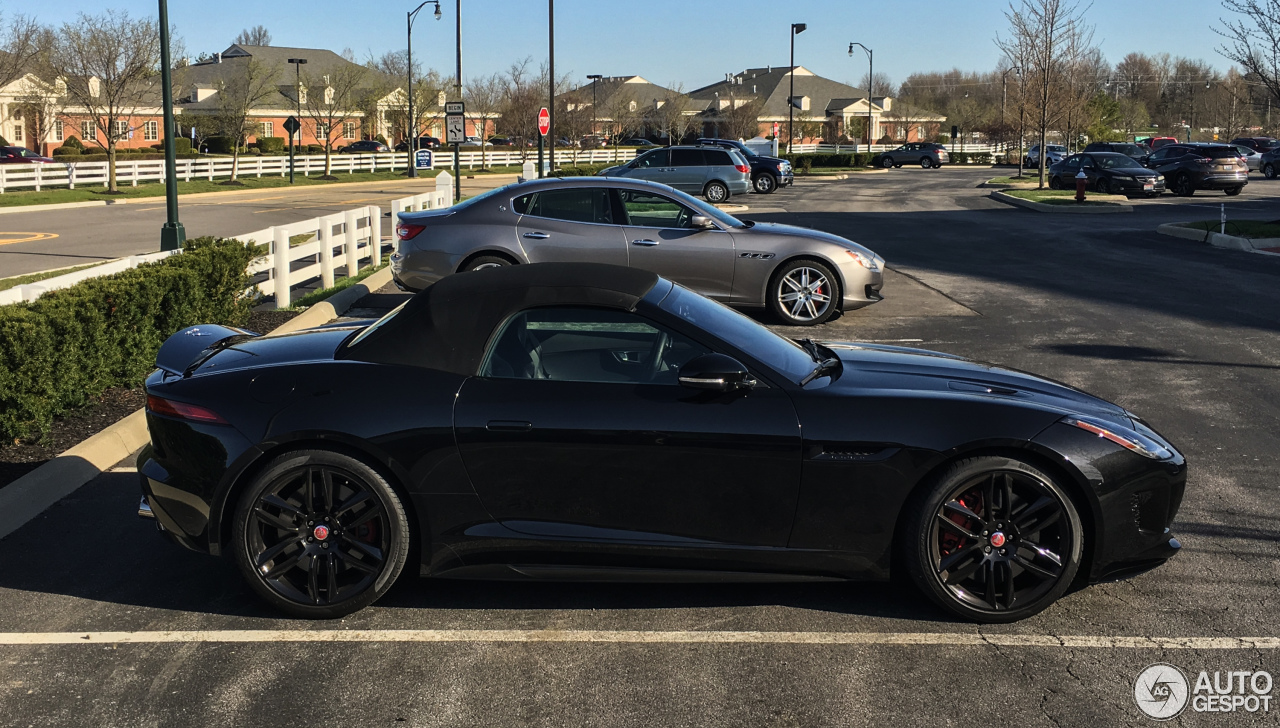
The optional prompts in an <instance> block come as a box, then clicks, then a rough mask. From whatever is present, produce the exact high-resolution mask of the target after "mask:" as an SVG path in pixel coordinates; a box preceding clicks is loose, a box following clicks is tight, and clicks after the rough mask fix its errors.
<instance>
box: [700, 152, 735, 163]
mask: <svg viewBox="0 0 1280 728" xmlns="http://www.w3.org/2000/svg"><path fill="white" fill-rule="evenodd" d="M703 155H704V156H705V157H706V163H707V164H708V165H710V166H712V167H732V166H734V163H733V158H732V157H730V156H729V153H728V152H727V151H721V150H719V149H707V150H704V151H703Z"/></svg>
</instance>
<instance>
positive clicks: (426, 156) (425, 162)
mask: <svg viewBox="0 0 1280 728" xmlns="http://www.w3.org/2000/svg"><path fill="white" fill-rule="evenodd" d="M413 166H414V167H415V168H416V169H431V150H430V149H419V150H418V151H416V152H414V153H413Z"/></svg>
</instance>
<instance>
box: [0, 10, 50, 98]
mask: <svg viewBox="0 0 1280 728" xmlns="http://www.w3.org/2000/svg"><path fill="white" fill-rule="evenodd" d="M0 22H3V23H4V31H3V32H0V88H3V87H5V86H8V85H9V84H11V83H13V82H14V81H16V80H18V79H19V78H21V77H22V75H23V73H25V72H26V69H27V67H28V66H29V65H30V64H31V62H32V61H34V60H36V59H37V57H38V56H39V55H40V53H41V52H42V51H43V50H47V45H46V43H47V40H48V38H49V33H48V31H47V30H46V29H45V28H43V27H42V26H41V25H40V24H39V23H37V22H36V20H35V18H31V17H28V16H26V15H14V16H12V17H9V18H5V17H3V16H0Z"/></svg>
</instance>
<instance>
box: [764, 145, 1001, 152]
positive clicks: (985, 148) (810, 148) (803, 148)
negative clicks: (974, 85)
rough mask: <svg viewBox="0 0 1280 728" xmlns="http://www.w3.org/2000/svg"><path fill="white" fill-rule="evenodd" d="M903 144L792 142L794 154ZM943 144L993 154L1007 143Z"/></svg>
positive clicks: (878, 149) (886, 148)
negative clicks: (869, 144)
mask: <svg viewBox="0 0 1280 728" xmlns="http://www.w3.org/2000/svg"><path fill="white" fill-rule="evenodd" d="M903 144H905V142H901V143H898V144H872V145H871V146H870V148H868V147H867V145H866V144H792V145H791V152H792V154H853V153H855V152H868V151H869V152H871V153H872V154H874V153H876V152H887V151H889V150H891V149H897V148H898V147H900V146H902V145H903ZM943 146H945V147H946V148H947V149H948V150H949V151H952V152H965V153H967V154H981V153H983V152H988V153H991V154H999V153H1003V152H1004V151H1005V148H1006V146H1007V145H1005V144H967V143H966V144H961V143H959V142H956V143H955V144H951V143H948V144H944V145H943ZM786 149H787V145H786V143H783V144H782V151H784V152H785V151H786ZM757 153H758V152H757Z"/></svg>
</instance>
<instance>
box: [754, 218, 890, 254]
mask: <svg viewBox="0 0 1280 728" xmlns="http://www.w3.org/2000/svg"><path fill="white" fill-rule="evenodd" d="M752 222H753V224H752V225H751V227H749V228H734V229H733V231H732V232H733V234H734V235H735V236H737V235H786V236H789V237H796V238H808V239H810V240H820V241H822V242H824V243H831V244H832V245H839V246H841V247H844V248H848V249H850V250H854V251H857V252H859V253H862V254H863V255H868V256H871V257H872V258H876V259H880V256H878V255H876V254H875V253H874V252H873V251H872V250H871V249H870V248H868V247H866V246H864V245H859V244H858V243H855V242H853V241H852V240H848V239H846V238H842V237H840V236H839V235H833V234H831V233H828V232H823V231H822V230H814V229H813V228H804V227H797V226H795V225H784V224H783V223H780V222H756V221H752Z"/></svg>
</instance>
